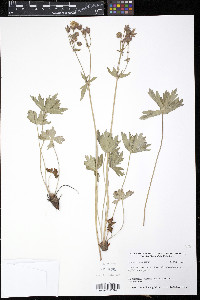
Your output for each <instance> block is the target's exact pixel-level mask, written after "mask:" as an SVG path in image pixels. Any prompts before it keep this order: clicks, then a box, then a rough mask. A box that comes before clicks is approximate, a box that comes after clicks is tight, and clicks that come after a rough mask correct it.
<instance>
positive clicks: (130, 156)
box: [112, 152, 131, 217]
mask: <svg viewBox="0 0 200 300" xmlns="http://www.w3.org/2000/svg"><path fill="white" fill-rule="evenodd" d="M130 160H131V152H130V154H129V159H128V165H127V169H126V174H125V177H124V181H123V183H122V187H121V189H123V187H124V184H125V182H126V177H127V174H128V170H129V165H130ZM117 204H118V202H117V203H116V205H115V209H114V211H113V215H112V217H114V214H115V211H116V208H117Z"/></svg>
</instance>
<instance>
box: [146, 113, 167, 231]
mask: <svg viewBox="0 0 200 300" xmlns="http://www.w3.org/2000/svg"><path fill="white" fill-rule="evenodd" d="M163 133H164V131H163V114H162V137H161V142H160V148H159V150H158V154H157V157H156V161H155V165H154V168H153V173H152V175H151V180H150V184H149V188H148V192H147V197H146V201H145V205H144V217H143V226H144V224H145V216H146V206H147V200H148V197H149V193H150V189H151V185H152V181H153V177H154V174H155V170H156V165H157V162H158V158H159V155H160V151H161V148H162V144H163Z"/></svg>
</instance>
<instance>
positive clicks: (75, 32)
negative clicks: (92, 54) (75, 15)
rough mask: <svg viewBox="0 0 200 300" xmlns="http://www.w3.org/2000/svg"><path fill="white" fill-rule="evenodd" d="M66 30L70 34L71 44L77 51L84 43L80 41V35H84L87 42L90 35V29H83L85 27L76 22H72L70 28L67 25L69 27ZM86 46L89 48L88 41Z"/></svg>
mask: <svg viewBox="0 0 200 300" xmlns="http://www.w3.org/2000/svg"><path fill="white" fill-rule="evenodd" d="M65 29H66V31H67V33H68V36H69V42H70V44H71V45H72V47H73V49H75V46H76V45H77V46H79V47H80V46H81V45H82V42H81V41H80V40H79V37H80V33H81V34H82V35H83V37H84V38H85V40H86V37H87V35H89V34H90V28H89V27H86V28H83V26H82V25H81V24H79V23H78V22H76V21H71V22H70V26H68V25H67V27H66V28H65ZM86 46H87V47H89V45H88V43H87V40H86ZM75 50H77V49H75Z"/></svg>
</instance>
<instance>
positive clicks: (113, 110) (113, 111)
mask: <svg viewBox="0 0 200 300" xmlns="http://www.w3.org/2000/svg"><path fill="white" fill-rule="evenodd" d="M118 80H119V78H116V83H115V93H114V100H113V109H112V119H111V126H110V133H112V128H113V121H114V113H115V102H116V95H117V84H118Z"/></svg>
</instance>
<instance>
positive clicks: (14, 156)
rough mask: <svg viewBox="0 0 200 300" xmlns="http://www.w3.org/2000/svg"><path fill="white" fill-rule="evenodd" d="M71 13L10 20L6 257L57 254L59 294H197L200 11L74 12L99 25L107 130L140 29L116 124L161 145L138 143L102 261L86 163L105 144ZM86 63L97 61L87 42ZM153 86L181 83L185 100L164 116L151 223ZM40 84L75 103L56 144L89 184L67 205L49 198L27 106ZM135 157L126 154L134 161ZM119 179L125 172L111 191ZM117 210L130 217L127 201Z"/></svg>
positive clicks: (67, 174) (74, 176)
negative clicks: (125, 57) (123, 37)
mask: <svg viewBox="0 0 200 300" xmlns="http://www.w3.org/2000/svg"><path fill="white" fill-rule="evenodd" d="M72 20H74V19H72V18H66V19H64V18H35V19H34V18H24V19H22V18H14V19H6V18H2V19H1V20H0V28H1V48H2V257H3V258H4V259H6V258H7V259H12V258H13V259H16V258H32V259H56V260H59V261H60V284H59V294H60V295H63V296H67V295H102V294H177V295H178V294H195V293H196V256H195V255H196V245H195V162H194V68H193V17H192V16H157V17H134V18H132V17H130V18H129V17H127V18H123V17H118V18H112V17H95V18H81V19H78V18H76V19H75V20H77V21H78V22H80V21H81V23H82V24H83V25H84V26H88V27H90V28H91V36H92V53H93V63H92V66H93V67H92V75H93V76H95V77H97V79H96V80H95V81H94V83H93V85H92V88H91V89H92V94H93V99H94V100H93V102H94V112H95V116H96V123H97V124H98V129H99V130H100V132H103V131H105V130H106V129H107V128H108V127H109V126H110V114H111V111H112V99H113V93H114V79H113V78H112V76H111V75H110V74H109V73H108V71H107V67H112V66H113V65H115V64H116V60H117V57H118V56H117V55H118V53H117V51H116V50H117V39H116V33H117V32H119V31H121V30H122V29H123V28H124V26H125V25H126V24H129V25H130V27H131V28H136V32H137V36H136V37H135V39H134V42H133V43H132V45H131V46H130V48H131V49H130V50H131V58H132V59H131V62H130V64H129V70H128V71H130V72H131V74H130V76H128V77H127V78H123V79H122V80H121V82H120V84H119V87H118V94H117V98H116V111H115V120H114V124H113V134H114V135H119V134H121V131H123V132H125V133H128V132H129V131H130V132H134V133H140V132H143V133H144V135H145V136H146V138H147V141H148V143H150V144H151V151H148V152H146V153H144V154H143V153H141V154H140V153H137V155H136V156H135V157H134V159H133V160H132V162H131V164H130V170H129V174H128V177H127V181H126V189H127V190H129V189H130V190H133V191H134V195H132V196H131V198H130V199H126V200H125V201H124V206H125V225H124V228H123V231H121V232H120V234H119V235H118V236H116V239H115V238H113V240H112V245H111V246H110V248H109V251H108V252H105V253H104V256H103V260H102V262H99V257H98V249H97V244H96V238H95V226H94V221H95V220H94V185H93V182H94V174H92V172H88V170H86V168H85V166H84V160H85V155H89V154H91V155H94V152H95V145H94V132H93V128H92V116H91V112H90V110H89V99H88V96H87V95H85V97H84V99H83V100H82V101H81V102H80V87H81V86H82V84H83V79H82V78H81V74H80V69H79V66H78V64H77V61H76V60H75V57H74V53H72V51H71V48H70V46H69V43H68V40H67V35H66V31H65V27H66V26H67V25H68V24H69V22H70V21H72ZM83 63H84V64H85V65H86V66H87V60H86V58H85V56H84V53H83ZM149 88H151V89H152V90H154V91H159V92H160V93H161V94H162V93H163V92H164V91H165V90H168V91H171V90H174V89H175V88H177V91H178V95H179V97H180V98H181V99H183V101H184V106H183V107H181V108H179V109H178V110H176V111H175V112H172V113H171V114H169V115H167V117H166V122H165V128H164V130H165V132H164V134H165V139H164V143H163V148H162V152H161V154H160V158H159V161H158V166H157V169H156V174H155V178H154V181H153V183H152V188H151V193H150V196H149V200H148V206H147V215H146V224H145V227H143V226H142V219H143V208H144V202H145V197H146V193H147V189H148V185H149V180H150V177H151V174H152V169H153V166H154V162H155V158H156V154H157V151H158V148H159V143H160V138H161V126H160V125H161V123H160V119H159V118H155V119H154V118H152V119H149V120H145V121H142V120H140V119H139V118H140V117H141V115H142V111H144V110H147V109H156V107H155V106H154V103H153V102H152V100H151V99H150V97H149V95H148V90H149ZM39 93H40V94H41V95H43V96H44V97H48V96H49V95H54V94H56V93H58V95H59V99H61V101H62V104H63V106H64V107H67V108H68V111H67V113H66V115H65V117H64V116H63V118H62V121H61V120H60V121H59V120H56V118H55V121H54V124H56V128H57V130H58V132H62V133H63V135H64V136H65V143H63V145H62V147H60V148H58V152H59V155H60V157H61V165H62V175H61V176H62V177H61V178H60V181H62V183H63V184H69V185H71V186H73V187H74V188H76V189H77V190H78V191H79V195H77V194H76V193H74V191H73V190H70V189H65V190H63V191H62V194H63V196H62V198H61V200H60V211H56V210H54V208H53V207H52V205H50V203H48V202H47V200H46V199H45V197H44V193H46V192H45V190H44V187H43V186H42V183H41V178H40V173H39V167H38V153H39V152H38V153H36V152H37V151H39V150H36V149H38V148H37V145H36V143H35V141H34V140H35V139H36V136H37V133H36V132H35V128H33V127H34V126H31V125H32V124H30V122H28V120H27V117H26V116H27V111H28V110H29V109H30V103H31V102H30V101H31V99H30V95H34V96H35V95H38V94H39ZM34 135H35V138H34ZM124 151H125V150H124ZM126 164H127V160H126V161H125V160H124V161H123V165H124V168H126ZM121 181H122V179H121V178H118V177H115V180H114V181H112V184H110V195H112V193H113V191H115V190H116V189H117V188H118V187H119V186H120V185H121ZM117 218H118V219H119V220H122V211H121V209H120V208H119V210H118V212H117ZM13 245H14V247H13ZM170 253H171V254H170ZM176 253H178V254H176ZM144 261H146V263H144ZM170 261H171V262H170ZM176 262H177V263H176ZM134 264H135V265H134ZM176 264H177V268H175V267H176ZM148 265H149V267H151V268H149V269H146V271H144V268H143V269H142V270H143V271H144V272H143V275H142V276H141V278H140V276H139V274H141V273H142V272H141V271H139V270H140V266H144V267H146V266H148ZM182 265H183V266H182ZM179 267H180V268H179ZM163 268H165V270H167V273H166V272H163ZM114 270H116V271H114ZM113 272H114V273H113ZM145 273H146V274H147V276H146V275H145ZM113 274H114V276H113ZM188 274H189V276H188ZM137 278H139V279H140V280H139V281H138V280H136V279H137ZM145 278H152V279H151V280H145ZM164 278H167V279H164ZM185 278H188V279H187V282H185ZM106 284H107V285H106Z"/></svg>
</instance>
